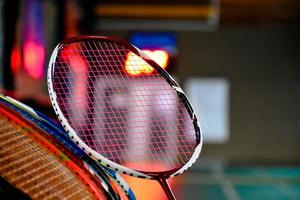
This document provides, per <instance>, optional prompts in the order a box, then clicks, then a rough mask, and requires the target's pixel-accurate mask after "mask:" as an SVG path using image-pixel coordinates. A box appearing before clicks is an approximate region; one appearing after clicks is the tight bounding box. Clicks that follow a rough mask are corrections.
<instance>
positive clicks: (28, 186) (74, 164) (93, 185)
mask: <svg viewBox="0 0 300 200" xmlns="http://www.w3.org/2000/svg"><path fill="white" fill-rule="evenodd" d="M0 137H1V138H0V162H1V164H0V174H1V177H2V178H4V179H5V180H6V181H7V182H9V183H10V184H11V185H13V186H14V187H16V188H18V189H19V190H21V191H22V192H24V193H25V194H27V195H28V196H29V197H30V198H32V199H55V198H56V199H112V198H110V194H108V193H107V191H106V190H105V188H103V186H102V185H101V183H100V182H99V180H98V179H96V178H95V177H93V176H92V175H91V174H90V173H89V172H88V171H87V170H85V168H84V167H83V166H82V165H81V163H80V162H78V160H77V159H76V158H75V157H73V156H72V154H71V153H70V152H68V153H66V152H67V151H65V152H62V151H61V149H62V148H63V146H57V145H56V144H55V145H54V144H52V143H50V142H49V140H48V138H46V137H45V135H43V133H42V132H41V131H40V130H38V129H35V128H34V127H32V126H31V125H30V124H29V123H27V122H26V121H25V120H23V119H22V116H20V115H18V113H16V112H14V111H12V110H10V109H8V108H7V107H4V106H3V105H2V104H1V105H0Z"/></svg>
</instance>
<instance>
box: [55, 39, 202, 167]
mask: <svg viewBox="0 0 300 200" xmlns="http://www.w3.org/2000/svg"><path fill="white" fill-rule="evenodd" d="M129 55H130V59H129ZM76 59H79V60H82V62H78V63H77V64H76V63H74V62H70V60H76ZM82 63H85V64H84V65H85V66H84V67H82V66H81V65H82ZM55 64H56V68H55V70H54V76H53V86H54V91H55V92H56V96H57V101H58V105H59V107H60V109H61V111H62V113H63V115H64V117H65V118H66V119H67V121H68V123H69V124H70V125H71V127H72V128H73V129H74V130H75V132H76V133H77V134H78V136H79V137H80V138H81V139H82V140H83V141H84V142H85V143H86V144H88V146H89V147H91V148H92V149H93V150H95V151H96V152H98V153H100V154H101V155H103V156H105V157H106V158H108V159H110V160H112V161H114V162H117V163H119V164H121V165H126V164H128V163H130V164H131V166H132V168H134V169H136V170H140V171H149V172H153V171H168V170H173V169H176V168H180V167H182V166H183V165H184V164H185V163H186V162H187V161H188V160H189V159H190V157H191V155H192V154H193V152H194V149H195V146H196V135H195V129H194V126H193V124H192V119H191V118H190V116H189V114H188V112H187V110H186V108H185V105H184V104H183V103H182V102H181V101H180V99H179V97H178V95H177V94H176V92H175V90H174V89H173V88H172V87H171V86H170V85H169V84H168V83H167V81H166V80H165V79H164V78H163V77H162V76H161V75H160V74H159V73H158V72H157V71H155V70H154V69H153V68H152V67H151V66H150V65H149V64H147V63H146V62H145V61H144V60H142V59H141V58H140V57H139V56H137V55H136V54H134V53H133V52H131V51H129V50H128V49H127V48H126V47H124V46H121V45H118V44H116V43H113V42H98V41H84V42H77V43H72V44H69V45H68V46H66V47H65V49H62V51H61V52H60V53H59V54H58V57H57V59H56V63H55ZM126 66H127V68H126ZM76 68H83V69H84V70H85V72H84V73H81V74H78V73H76V71H79V70H78V69H76ZM140 72H141V74H138V73H140ZM148 72H151V73H150V74H148ZM78 77H81V78H79V79H78ZM78 86H80V87H79V88H78ZM78 89H79V90H80V91H81V93H80V94H78ZM74 97H76V98H74ZM149 163H154V165H155V167H153V165H149Z"/></svg>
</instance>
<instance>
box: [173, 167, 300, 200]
mask: <svg viewBox="0 0 300 200" xmlns="http://www.w3.org/2000/svg"><path fill="white" fill-rule="evenodd" d="M175 193H176V196H177V197H178V199H179V200H180V199H188V200H189V199H191V200H194V199H197V200H198V199H208V200H210V199H213V200H214V199H216V200H223V199H224V200H225V199H226V200H300V167H256V166H255V167H249V166H243V167H234V166H231V167H222V166H210V167H207V168H202V169H197V170H195V169H194V170H191V171H190V172H188V173H187V174H186V175H184V178H183V179H181V181H178V183H177V184H176V185H175Z"/></svg>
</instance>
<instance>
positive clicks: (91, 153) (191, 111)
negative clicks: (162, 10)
mask: <svg viewBox="0 0 300 200" xmlns="http://www.w3.org/2000/svg"><path fill="white" fill-rule="evenodd" d="M84 40H99V41H108V42H114V43H117V44H119V45H123V46H126V47H127V48H128V49H129V50H130V51H132V52H133V53H135V54H136V55H137V56H140V57H141V58H142V59H143V60H144V61H146V62H147V63H148V64H149V65H150V66H151V67H153V68H154V69H155V70H156V71H157V72H158V73H159V74H161V75H162V76H163V77H164V78H165V80H166V81H167V82H168V83H169V84H170V86H171V87H172V88H173V89H174V90H175V91H176V93H177V95H178V97H179V98H180V100H181V101H182V102H183V103H184V105H185V107H186V109H187V111H188V113H189V116H190V118H191V119H192V121H193V125H194V128H195V133H196V147H195V151H194V153H193V154H192V156H191V157H190V159H189V160H188V162H187V163H186V164H185V165H183V166H182V167H181V168H178V169H174V170H170V171H165V172H153V173H151V172H142V171H138V170H133V169H129V168H127V167H124V166H122V165H119V164H117V163H115V162H112V161H110V160H109V159H107V158H105V157H104V156H102V155H101V154H99V153H98V152H96V151H95V150H93V149H91V148H90V147H89V146H88V145H87V144H85V143H84V142H83V141H82V140H81V138H80V137H79V136H77V134H76V132H75V130H74V129H73V128H72V127H71V126H70V125H69V123H68V121H67V119H66V118H65V117H64V115H63V113H62V111H61V109H60V107H59V105H58V103H57V96H56V93H55V91H54V89H53V82H52V74H53V73H54V70H55V69H54V68H55V61H56V57H57V55H58V53H59V50H60V49H62V48H64V46H65V45H68V44H70V43H76V42H82V41H84ZM47 82H48V92H49V95H50V100H51V103H52V106H53V108H54V111H55V113H56V115H57V117H58V119H59V121H60V123H61V124H62V126H63V128H64V129H65V130H66V132H67V134H68V135H69V136H70V138H71V139H72V140H73V141H74V142H75V143H76V144H77V145H78V146H79V147H80V148H81V149H82V150H83V151H84V152H86V153H87V155H89V156H90V157H92V158H93V159H95V160H96V161H98V162H99V163H101V165H104V166H106V167H107V168H110V169H112V170H114V171H116V172H121V173H123V174H127V175H130V176H135V177H138V178H146V179H155V180H157V179H158V177H163V178H164V179H167V178H171V177H175V176H177V175H179V174H181V173H183V172H184V171H186V170H187V169H189V168H190V167H191V166H192V165H193V164H194V163H195V162H196V160H197V158H198V157H199V155H200V152H201V148H202V143H203V138H202V134H201V129H200V125H199V123H198V120H197V117H196V114H195V112H194V109H193V108H192V105H191V104H190V103H189V101H188V98H187V97H186V95H185V93H184V92H183V90H182V89H181V88H180V86H179V85H178V84H177V83H176V81H175V80H174V79H173V78H172V77H171V76H170V75H169V74H168V73H167V72H166V71H165V70H164V69H163V68H161V67H160V66H159V65H158V64H157V63H156V62H155V61H153V60H152V59H151V58H150V57H149V56H147V55H146V54H145V53H143V52H142V51H141V50H139V49H138V48H137V47H135V46H133V45H131V44H129V43H127V42H126V41H123V40H120V39H117V38H113V37H103V36H77V37H73V38H69V39H66V40H64V41H63V42H62V43H60V44H58V45H57V46H56V47H55V49H54V50H53V53H52V55H51V58H50V61H49V66H48V72H47Z"/></svg>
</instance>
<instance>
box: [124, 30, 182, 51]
mask: <svg viewBox="0 0 300 200" xmlns="http://www.w3.org/2000/svg"><path fill="white" fill-rule="evenodd" d="M129 42H130V43H131V44H133V45H135V46H137V47H138V48H140V49H149V50H157V49H162V50H165V51H167V52H168V53H169V54H170V55H174V54H176V53H177V39H176V37H175V35H174V34H173V33H170V32H150V33H146V32H137V33H133V34H132V35H131V36H130V37H129Z"/></svg>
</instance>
